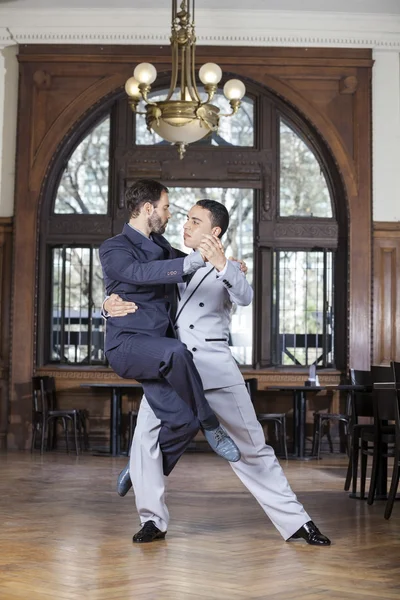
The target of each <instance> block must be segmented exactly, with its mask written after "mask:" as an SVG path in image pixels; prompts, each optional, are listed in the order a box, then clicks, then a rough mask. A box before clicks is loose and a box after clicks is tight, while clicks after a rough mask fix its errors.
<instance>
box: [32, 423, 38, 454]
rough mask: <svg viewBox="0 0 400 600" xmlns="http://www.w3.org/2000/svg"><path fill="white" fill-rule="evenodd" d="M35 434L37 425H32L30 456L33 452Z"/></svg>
mask: <svg viewBox="0 0 400 600" xmlns="http://www.w3.org/2000/svg"><path fill="white" fill-rule="evenodd" d="M36 432H37V423H34V424H33V427H32V440H31V454H32V453H33V451H34V449H35V443H36Z"/></svg>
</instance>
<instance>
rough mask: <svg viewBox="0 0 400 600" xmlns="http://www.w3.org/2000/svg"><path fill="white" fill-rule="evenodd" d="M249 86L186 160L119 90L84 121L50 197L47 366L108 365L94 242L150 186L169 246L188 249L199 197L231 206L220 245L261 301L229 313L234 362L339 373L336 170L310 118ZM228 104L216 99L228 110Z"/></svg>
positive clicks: (43, 300) (57, 168)
mask: <svg viewBox="0 0 400 600" xmlns="http://www.w3.org/2000/svg"><path fill="white" fill-rule="evenodd" d="M248 89H249V94H248V96H246V97H245V98H244V102H243V108H242V109H241V110H240V111H239V112H238V114H237V115H236V116H235V117H234V118H233V119H223V120H222V121H221V127H220V130H219V132H218V134H213V135H211V136H209V137H208V138H207V139H206V140H201V141H200V142H198V143H197V144H194V145H193V146H191V147H189V149H188V151H187V154H186V156H185V158H184V160H183V161H180V160H179V158H178V155H177V153H176V149H175V148H174V147H171V146H170V145H169V144H167V143H165V142H164V141H163V140H161V139H160V138H158V137H157V136H156V135H155V134H153V133H150V132H148V131H147V129H146V125H145V121H144V119H143V117H142V116H135V115H134V114H133V113H132V112H131V111H130V109H129V107H128V105H127V102H126V100H125V98H124V96H123V95H122V94H120V95H119V96H116V99H115V101H114V103H113V105H112V106H110V109H109V110H108V112H106V113H103V114H100V113H98V114H97V115H96V118H95V116H94V115H92V116H91V120H90V122H89V123H87V122H82V123H80V125H79V127H78V128H77V129H76V131H75V132H74V134H73V136H74V137H73V138H70V139H69V140H68V141H67V143H66V147H65V149H63V150H62V151H61V153H60V155H59V156H58V157H56V159H55V161H54V165H53V170H52V173H51V176H50V177H49V180H48V182H47V187H46V189H45V192H44V204H43V209H42V225H41V228H42V238H41V239H42V243H41V264H42V269H41V278H42V279H41V281H42V284H41V285H40V290H41V297H40V307H41V309H40V319H41V322H42V324H43V327H41V328H39V331H41V332H42V333H41V334H40V335H41V336H42V337H41V338H40V339H39V348H40V352H39V360H40V361H41V362H42V363H46V362H48V361H51V362H54V363H67V364H73V365H79V364H80V365H88V364H92V365H95V364H102V363H104V362H105V357H104V352H103V345H104V324H103V322H102V319H101V316H100V309H101V303H102V300H103V297H104V289H103V283H102V277H101V268H100V264H99V259H98V247H99V245H100V244H101V242H102V241H103V240H104V239H106V238H107V237H110V236H111V235H115V234H116V233H119V231H120V230H121V228H122V225H123V222H124V221H125V220H126V213H125V207H124V192H125V189H126V187H127V186H128V185H129V184H130V183H131V182H133V181H134V180H135V179H137V178H139V177H149V178H154V179H159V180H161V181H162V182H163V183H164V184H166V185H167V186H168V187H169V189H170V204H171V207H172V213H173V218H172V219H171V221H170V223H169V225H168V230H167V233H166V237H167V238H168V239H169V241H170V242H171V244H172V245H173V246H176V247H180V248H182V249H184V247H183V246H182V243H183V240H182V226H183V222H184V220H185V219H186V214H187V212H188V211H189V210H190V207H191V206H192V205H193V204H194V203H195V202H196V201H197V200H199V199H201V198H205V197H207V198H212V199H215V200H218V201H220V202H222V203H223V204H225V205H226V206H227V208H228V210H229V214H230V227H229V230H228V232H227V234H226V235H225V238H224V240H223V241H224V244H225V249H226V252H227V255H228V256H230V255H233V256H236V257H239V258H243V259H244V260H245V261H246V263H247V265H248V269H249V271H248V275H247V277H248V279H249V280H250V282H251V283H252V285H253V287H254V290H255V301H254V303H253V306H252V307H235V308H234V311H233V315H232V328H231V336H230V345H231V348H232V352H233V354H234V357H235V359H236V360H237V362H238V363H239V364H240V365H243V366H246V365H247V366H253V367H256V368H262V367H269V366H275V367H279V366H282V367H285V366H292V367H297V366H302V367H306V366H308V365H310V364H313V363H315V364H317V365H318V366H324V367H333V366H342V365H345V361H346V351H345V346H346V344H345V339H346V334H345V331H346V319H345V307H344V303H343V298H344V297H345V285H346V283H345V282H346V275H345V274H346V254H347V248H346V239H347V229H346V227H347V222H346V214H345V213H346V211H345V208H344V206H343V204H344V200H343V198H342V196H341V182H340V178H339V175H338V174H337V172H336V167H335V165H334V163H333V160H332V159H331V157H330V154H329V152H328V151H327V149H326V148H325V146H324V144H323V143H322V141H321V140H320V139H319V138H318V135H317V134H316V133H315V132H314V131H313V130H312V129H311V127H310V126H309V125H308V124H307V123H305V122H304V121H303V120H302V119H301V118H300V117H299V116H298V115H297V114H296V113H295V112H294V111H293V110H292V109H290V108H289V107H287V106H285V105H284V104H283V102H282V101H280V100H278V99H277V98H276V97H274V96H273V95H272V94H270V93H269V92H267V91H266V90H263V89H260V88H252V86H251V85H250V86H249V88H248ZM162 95H164V91H163V90H158V91H155V92H153V98H157V97H158V96H162ZM223 102H224V99H223V98H222V97H220V96H217V98H216V103H217V104H218V105H221V109H222V111H223V112H229V111H228V110H227V108H226V107H224V106H223ZM340 199H341V201H340ZM339 240H341V242H340V243H339Z"/></svg>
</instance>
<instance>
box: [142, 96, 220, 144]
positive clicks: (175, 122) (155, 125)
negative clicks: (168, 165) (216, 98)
mask: <svg viewBox="0 0 400 600" xmlns="http://www.w3.org/2000/svg"><path fill="white" fill-rule="evenodd" d="M146 111H147V117H146V121H147V122H148V124H149V125H150V127H151V129H152V130H153V131H154V132H155V133H157V134H158V135H159V136H160V137H162V138H163V139H164V140H166V141H167V142H171V143H173V144H176V143H179V142H181V143H184V144H191V143H193V142H197V141H198V140H201V139H202V138H203V137H205V136H206V135H207V134H208V133H210V131H214V130H216V129H217V128H218V113H219V108H217V107H216V106H213V105H211V104H207V105H203V106H202V107H201V108H200V109H199V107H198V103H197V102H187V101H185V102H180V101H165V102H157V107H154V106H151V105H148V106H147V107H146ZM200 117H201V118H200Z"/></svg>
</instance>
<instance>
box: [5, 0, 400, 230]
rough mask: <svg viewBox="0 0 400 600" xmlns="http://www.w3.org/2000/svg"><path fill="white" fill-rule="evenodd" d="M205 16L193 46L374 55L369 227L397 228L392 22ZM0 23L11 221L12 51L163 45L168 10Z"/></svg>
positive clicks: (397, 117) (396, 35)
mask: <svg viewBox="0 0 400 600" xmlns="http://www.w3.org/2000/svg"><path fill="white" fill-rule="evenodd" d="M4 7H6V8H4ZM212 12H213V15H212V18H211V11H204V10H203V11H201V10H199V11H197V14H196V23H197V36H198V41H199V44H207V45H243V46H244V45H245V46H303V47H311V46H313V47H324V46H325V47H326V46H328V47H353V48H358V47H360V48H372V49H373V50H374V59H375V65H374V69H373V202H374V204H373V210H374V220H376V221H400V59H399V56H400V16H399V15H377V14H375V15H362V14H350V13H349V14H343V13H326V12H325V13H323V14H322V13H310V12H308V13H307V12H304V11H297V12H295V11H291V12H289V11H282V12H279V11H261V10H254V11H251V10H248V11H243V12H241V11H239V10H229V11H221V10H219V11H218V10H216V11H212ZM0 22H1V26H0V217H1V216H11V215H12V214H13V202H14V198H13V197H14V192H13V190H14V172H15V134H16V121H17V117H16V113H17V111H16V108H17V89H18V63H17V59H16V46H15V44H21V43H42V44H43V43H73V44H77V43H82V44H84V43H86V44H90V43H96V44H98V43H103V44H157V43H168V36H169V23H170V16H169V11H168V10H159V11H156V12H154V11H149V10H147V11H146V10H143V9H142V10H123V9H122V10H118V11H115V10H114V11H112V12H111V11H106V10H91V11H86V10H84V9H82V10H80V11H78V10H63V11H60V10H58V11H54V10H46V11H44V12H42V11H39V10H36V11H35V12H31V13H29V12H27V11H26V10H25V12H23V13H22V12H20V11H17V10H8V9H7V5H3V7H1V6H0ZM10 44H14V45H13V46H10ZM5 46H8V47H5ZM361 126H362V124H361Z"/></svg>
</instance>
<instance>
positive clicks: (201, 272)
mask: <svg viewBox="0 0 400 600" xmlns="http://www.w3.org/2000/svg"><path fill="white" fill-rule="evenodd" d="M214 270H215V269H214V267H213V266H211V265H209V266H208V267H206V268H202V269H198V270H197V271H196V273H195V274H194V275H193V277H192V279H191V280H190V282H189V284H188V285H187V287H186V289H185V290H184V292H183V294H182V295H181V298H180V306H179V310H178V313H177V315H176V317H175V323H176V321H177V320H178V318H179V317H180V315H181V313H182V311H183V310H184V309H185V308H186V306H187V303H188V302H189V300H190V299H191V298H192V296H193V294H195V293H196V292H197V290H198V289H199V287H200V286H201V284H202V283H203V281H204V280H205V279H207V277H209V276H210V275H211V273H212V272H213V271H214ZM205 271H206V272H205Z"/></svg>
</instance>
